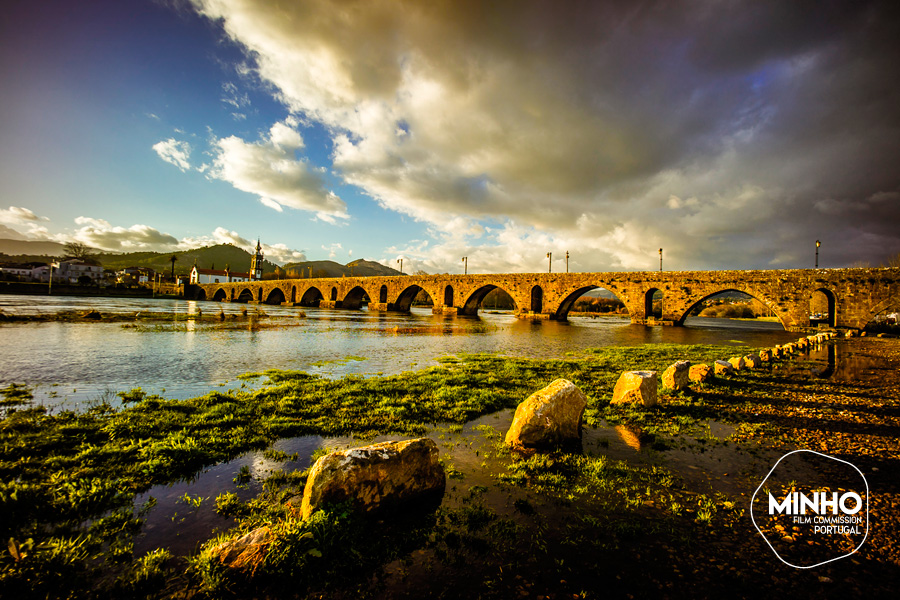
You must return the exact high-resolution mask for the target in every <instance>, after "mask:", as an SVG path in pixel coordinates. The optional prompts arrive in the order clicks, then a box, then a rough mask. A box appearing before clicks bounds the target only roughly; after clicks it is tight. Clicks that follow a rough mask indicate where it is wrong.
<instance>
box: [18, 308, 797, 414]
mask: <svg viewBox="0 0 900 600" xmlns="http://www.w3.org/2000/svg"><path fill="white" fill-rule="evenodd" d="M92 309H93V310H97V311H99V312H100V313H101V314H103V315H111V314H116V315H121V316H123V317H125V316H129V315H134V314H135V313H139V312H141V313H144V314H145V315H146V314H147V313H153V314H154V315H159V316H160V317H162V318H160V319H155V320H149V321H145V320H131V319H126V320H124V321H119V322H75V323H72V322H61V321H45V322H14V323H2V322H0V386H6V385H7V384H9V383H13V382H15V383H24V384H27V385H29V386H32V387H33V388H34V394H35V400H36V401H38V402H40V403H42V404H44V405H45V406H46V407H47V408H48V409H51V410H58V409H66V408H78V407H79V406H83V405H84V404H85V403H89V402H92V401H96V400H99V399H104V398H106V399H110V398H114V397H115V392H119V391H128V390H131V389H132V388H135V387H140V388H142V389H143V390H144V391H146V392H150V393H159V394H161V395H163V396H165V397H166V398H189V397H192V396H196V395H200V394H204V393H206V392H208V391H210V390H211V389H216V388H220V389H221V388H223V387H224V388H229V387H232V386H234V387H238V386H241V385H243V384H242V382H241V381H239V380H236V379H235V378H236V377H237V376H238V375H240V374H242V373H247V372H258V371H263V370H265V369H299V370H303V371H306V372H309V373H314V374H321V375H325V376H328V377H340V376H342V375H346V374H360V375H371V374H378V373H384V374H390V373H400V372H403V371H407V370H413V369H419V368H424V367H427V366H431V365H434V364H436V359H438V358H440V357H442V356H446V355H452V354H457V353H471V352H493V353H499V354H503V355H509V356H523V357H532V358H559V357H563V356H565V355H566V354H567V353H570V352H578V351H580V350H584V349H586V348H593V347H600V346H610V345H620V346H621V345H636V344H644V343H679V344H726V345H736V346H738V345H747V346H751V347H756V346H766V345H774V344H779V343H786V342H789V341H792V340H794V339H796V337H797V334H792V333H788V332H786V331H784V330H783V328H782V327H781V325H780V324H778V323H771V322H758V321H733V320H728V319H704V318H693V319H688V320H687V322H686V326H685V327H645V326H639V325H631V323H630V321H629V320H628V318H627V317H618V316H614V317H600V318H589V317H571V318H570V320H569V321H568V322H555V321H537V322H531V321H525V320H521V319H517V318H515V317H514V316H513V315H512V314H511V313H510V312H504V311H485V310H483V311H481V312H480V313H479V315H478V316H476V317H462V316H442V315H432V314H431V309H430V308H413V310H412V312H411V313H409V314H402V313H376V312H371V313H370V312H368V311H367V310H365V309H363V310H354V311H350V310H341V309H321V310H320V309H316V308H304V309H302V310H301V309H299V308H295V307H282V306H268V305H260V306H259V307H257V306H248V305H245V304H236V303H235V304H232V303H218V302H193V301H186V300H163V299H120V298H79V297H52V296H51V297H36V296H15V295H3V296H0V311H2V312H3V313H4V314H7V315H14V314H18V315H37V314H47V315H52V314H57V313H60V312H76V313H81V312H84V311H86V310H92ZM220 311H222V313H223V314H224V320H220V319H219V317H218V315H219V313H220ZM243 311H246V312H247V314H246V315H244V314H243ZM298 315H305V316H298ZM175 317H177V318H178V320H175Z"/></svg>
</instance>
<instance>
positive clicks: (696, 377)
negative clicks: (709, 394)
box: [688, 364, 713, 383]
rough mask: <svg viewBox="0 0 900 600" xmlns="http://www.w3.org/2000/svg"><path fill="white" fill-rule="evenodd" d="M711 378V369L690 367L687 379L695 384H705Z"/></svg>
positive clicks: (702, 366)
mask: <svg viewBox="0 0 900 600" xmlns="http://www.w3.org/2000/svg"><path fill="white" fill-rule="evenodd" d="M712 378H713V368H712V367H710V366H709V365H704V364H700V365H691V370H690V371H689V372H688V379H690V380H691V381H694V382H696V383H706V382H707V381H709V380H710V379H712Z"/></svg>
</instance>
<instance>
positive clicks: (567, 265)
mask: <svg viewBox="0 0 900 600" xmlns="http://www.w3.org/2000/svg"><path fill="white" fill-rule="evenodd" d="M568 272H569V251H568V250H566V273H568Z"/></svg>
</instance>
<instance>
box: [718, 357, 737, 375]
mask: <svg viewBox="0 0 900 600" xmlns="http://www.w3.org/2000/svg"><path fill="white" fill-rule="evenodd" d="M713 368H714V370H715V374H716V376H717V377H721V376H722V375H731V374H732V373H733V372H734V367H732V366H731V363H730V362H728V361H727V360H717V361H716V362H715V363H713Z"/></svg>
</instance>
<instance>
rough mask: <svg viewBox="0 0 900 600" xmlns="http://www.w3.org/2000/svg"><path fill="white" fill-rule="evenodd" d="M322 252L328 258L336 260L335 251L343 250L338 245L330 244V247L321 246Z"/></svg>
mask: <svg viewBox="0 0 900 600" xmlns="http://www.w3.org/2000/svg"><path fill="white" fill-rule="evenodd" d="M322 250H324V251H325V252H327V253H328V258H337V251H338V250H343V246H341V245H340V244H339V243H334V244H331V245H330V246H325V245H323V246H322Z"/></svg>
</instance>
